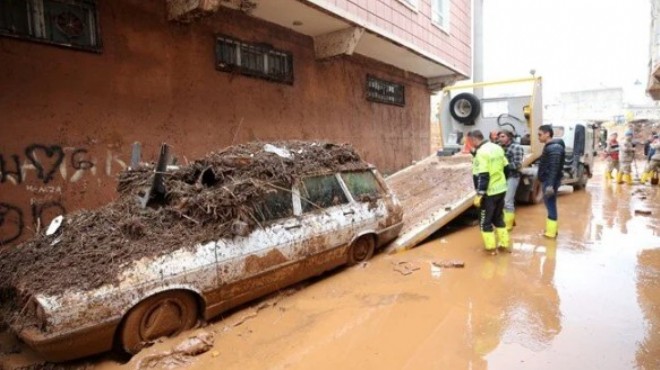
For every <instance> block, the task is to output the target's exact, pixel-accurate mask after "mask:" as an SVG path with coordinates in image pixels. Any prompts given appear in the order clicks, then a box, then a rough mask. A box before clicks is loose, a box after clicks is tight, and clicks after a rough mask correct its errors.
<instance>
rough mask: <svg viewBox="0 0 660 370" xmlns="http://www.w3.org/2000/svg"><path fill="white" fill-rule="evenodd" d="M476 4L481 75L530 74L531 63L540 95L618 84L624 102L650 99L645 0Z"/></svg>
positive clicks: (548, 97)
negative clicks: (539, 81)
mask: <svg viewBox="0 0 660 370" xmlns="http://www.w3.org/2000/svg"><path fill="white" fill-rule="evenodd" d="M475 1H477V0H475ZM483 3H484V6H483V10H484V24H483V32H484V80H487V81H488V80H498V79H509V78H517V77H524V76H529V71H530V69H535V70H536V75H537V76H541V77H543V95H544V102H551V101H553V100H555V99H556V98H557V96H558V94H559V93H561V92H566V91H578V90H588V89H593V88H599V87H623V88H624V91H625V92H626V96H627V100H629V101H630V102H644V101H650V100H647V99H648V98H646V97H645V96H644V93H643V92H644V88H645V87H646V83H647V79H648V73H649V69H648V64H649V59H650V55H649V53H650V51H649V50H650V49H649V37H650V32H651V31H650V25H651V23H650V22H651V0H483ZM637 80H638V81H639V82H641V85H637V86H636V87H635V85H634V83H635V81H637Z"/></svg>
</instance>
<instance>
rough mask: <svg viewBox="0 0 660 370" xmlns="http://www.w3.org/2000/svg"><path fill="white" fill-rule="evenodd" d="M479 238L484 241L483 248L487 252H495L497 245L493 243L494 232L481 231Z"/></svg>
mask: <svg viewBox="0 0 660 370" xmlns="http://www.w3.org/2000/svg"><path fill="white" fill-rule="evenodd" d="M481 237H482V238H483V239H484V247H485V248H486V250H487V251H489V252H490V251H493V252H494V251H495V249H496V248H497V245H496V243H495V232H493V231H482V232H481Z"/></svg>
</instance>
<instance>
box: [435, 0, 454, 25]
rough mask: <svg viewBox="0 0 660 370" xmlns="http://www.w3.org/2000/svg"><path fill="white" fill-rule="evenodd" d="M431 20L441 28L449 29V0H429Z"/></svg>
mask: <svg viewBox="0 0 660 370" xmlns="http://www.w3.org/2000/svg"><path fill="white" fill-rule="evenodd" d="M431 1H432V3H431V4H432V6H431V14H432V15H431V20H432V21H433V24H435V25H437V26H439V27H440V28H443V29H445V30H448V29H449V4H450V3H451V1H450V0H431Z"/></svg>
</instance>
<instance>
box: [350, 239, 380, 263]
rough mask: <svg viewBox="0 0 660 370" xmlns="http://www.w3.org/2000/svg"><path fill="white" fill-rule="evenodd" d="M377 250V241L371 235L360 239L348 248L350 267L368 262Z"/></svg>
mask: <svg viewBox="0 0 660 370" xmlns="http://www.w3.org/2000/svg"><path fill="white" fill-rule="evenodd" d="M375 250H376V239H375V238H374V237H373V236H371V235H365V236H361V237H359V238H358V239H357V240H356V241H354V242H353V244H351V247H350V248H348V265H349V266H352V265H356V264H358V263H360V262H364V261H367V260H369V259H370V258H371V256H373V255H374V251H375Z"/></svg>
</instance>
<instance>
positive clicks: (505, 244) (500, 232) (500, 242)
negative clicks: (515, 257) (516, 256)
mask: <svg viewBox="0 0 660 370" xmlns="http://www.w3.org/2000/svg"><path fill="white" fill-rule="evenodd" d="M495 234H497V247H498V248H504V249H506V251H507V252H510V251H511V241H510V240H509V232H508V231H507V230H506V227H498V228H496V229H495Z"/></svg>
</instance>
